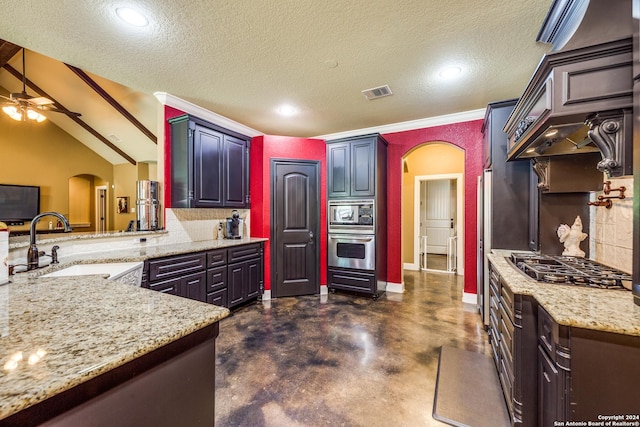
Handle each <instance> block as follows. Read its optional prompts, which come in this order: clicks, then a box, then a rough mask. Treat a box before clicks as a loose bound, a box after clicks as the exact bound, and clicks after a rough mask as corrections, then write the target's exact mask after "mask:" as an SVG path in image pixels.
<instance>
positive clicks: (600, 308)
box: [488, 250, 640, 336]
mask: <svg viewBox="0 0 640 427" xmlns="http://www.w3.org/2000/svg"><path fill="white" fill-rule="evenodd" d="M510 253H511V251H506V250H498V251H496V250H494V251H493V252H492V253H491V254H488V258H489V260H490V261H491V263H492V264H493V265H494V266H495V268H496V270H497V271H498V273H500V276H501V277H502V279H503V280H504V282H505V283H506V285H507V286H508V287H509V288H510V289H511V290H512V291H513V293H514V294H521V295H529V296H532V297H534V298H535V299H536V301H537V302H538V303H539V304H540V305H541V306H542V307H543V308H544V309H545V310H546V311H547V312H548V313H549V314H550V315H551V317H552V318H553V319H554V320H555V321H556V322H557V323H558V324H560V325H564V326H570V327H576V328H583V329H591V330H596V331H603V332H611V333H617V334H623V335H633V336H640V306H637V305H636V304H634V302H633V294H632V293H631V291H627V290H624V291H622V290H608V289H591V288H583V287H575V286H566V285H553V284H547V283H541V282H537V281H536V280H534V279H532V278H530V277H527V276H526V275H524V274H523V273H521V272H520V271H519V270H516V268H515V267H513V266H512V265H511V264H509V263H508V262H507V260H506V257H508V256H509V255H510Z"/></svg>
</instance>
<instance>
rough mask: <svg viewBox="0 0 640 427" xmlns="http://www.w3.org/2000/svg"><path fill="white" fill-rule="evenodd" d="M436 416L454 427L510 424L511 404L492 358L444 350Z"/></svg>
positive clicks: (435, 405) (434, 408) (435, 406)
mask: <svg viewBox="0 0 640 427" xmlns="http://www.w3.org/2000/svg"><path fill="white" fill-rule="evenodd" d="M433 418H435V419H436V420H438V421H442V422H444V423H447V424H451V425H454V426H469V427H485V426H487V427H500V426H509V425H510V423H509V415H508V412H507V406H506V403H505V401H504V397H503V394H502V388H501V387H500V381H499V380H498V373H497V371H496V368H495V365H494V363H493V360H491V357H489V356H485V355H484V354H480V353H474V352H471V351H467V350H460V349H457V348H452V347H442V348H441V349H440V359H439V361H438V376H437V379H436V392H435V398H434V401H433Z"/></svg>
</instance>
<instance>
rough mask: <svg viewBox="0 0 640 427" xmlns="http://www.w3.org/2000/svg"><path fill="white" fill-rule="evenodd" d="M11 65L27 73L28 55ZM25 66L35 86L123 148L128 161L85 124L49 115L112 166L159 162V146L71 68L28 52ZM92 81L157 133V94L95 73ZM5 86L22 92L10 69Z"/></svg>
mask: <svg viewBox="0 0 640 427" xmlns="http://www.w3.org/2000/svg"><path fill="white" fill-rule="evenodd" d="M7 64H8V65H9V66H10V67H12V68H13V69H15V70H17V71H18V72H20V73H21V74H22V71H23V70H22V53H21V52H19V53H17V54H16V55H14V56H13V57H12V58H11V59H10V60H9V61H8V62H7ZM25 65H26V76H27V79H28V80H29V82H31V83H35V85H36V86H37V87H39V88H40V89H42V90H44V91H45V93H46V96H47V97H49V98H50V99H53V100H55V101H56V102H57V103H58V104H60V105H62V106H64V107H65V108H66V109H68V110H71V111H74V112H78V113H80V114H81V116H80V117H79V120H81V121H82V122H83V123H85V124H86V125H87V126H89V127H90V128H91V129H93V130H94V131H95V132H97V133H98V134H99V135H101V136H102V137H103V138H105V139H106V140H107V142H109V143H110V144H112V145H113V146H115V147H117V148H118V149H119V151H120V153H124V154H125V155H126V157H125V156H123V155H121V154H119V152H118V151H116V150H114V149H112V148H110V147H109V146H108V145H107V144H106V143H105V142H103V141H101V140H100V139H99V138H98V137H96V136H95V135H94V134H92V133H91V132H90V131H89V130H87V129H86V127H82V126H80V125H79V124H78V122H77V121H74V120H72V119H71V118H70V117H69V116H67V115H66V114H62V113H57V112H50V111H44V112H43V114H44V115H45V116H46V117H47V118H48V120H50V121H52V122H53V123H55V124H56V125H57V126H58V127H60V128H61V129H63V130H64V131H65V132H67V133H68V134H70V135H71V136H73V137H74V138H75V139H77V140H78V141H80V142H82V143H83V144H85V145H86V146H88V147H89V148H90V149H92V150H93V151H95V152H96V153H97V154H99V155H100V156H102V157H103V158H104V159H106V160H107V161H109V162H111V163H112V164H120V163H126V162H127V161H131V160H133V161H135V162H145V161H156V160H157V153H156V150H157V147H156V142H155V141H154V140H152V139H151V138H150V137H149V136H146V135H145V134H144V133H143V132H142V131H141V130H140V129H138V128H137V127H136V126H135V125H134V124H133V123H132V122H131V121H130V120H128V119H127V118H125V117H124V116H123V115H122V114H121V113H119V112H118V111H117V110H116V109H115V108H114V107H112V106H111V105H110V104H109V103H108V102H107V101H106V100H105V99H104V98H103V97H102V96H100V95H99V94H98V93H97V92H96V91H95V90H94V89H92V88H91V87H90V86H88V85H87V84H86V83H85V82H84V81H83V80H82V79H81V78H79V77H78V75H76V73H74V72H73V71H72V70H71V69H70V68H69V67H67V66H66V65H65V64H63V63H62V62H60V61H56V60H54V59H51V58H49V57H47V56H44V55H40V54H38V53H34V52H31V51H28V50H26V51H25ZM89 77H90V78H91V79H92V80H93V81H94V82H95V83H97V85H98V86H99V87H100V88H102V89H103V90H104V92H106V93H107V94H109V95H110V96H111V97H113V99H115V100H116V101H117V103H118V104H120V105H121V106H122V107H123V108H124V109H125V110H126V111H128V112H129V113H130V114H131V115H132V116H133V117H135V119H136V120H137V121H138V122H140V123H141V124H142V126H143V127H144V128H146V129H148V130H150V131H151V132H152V133H154V134H155V132H156V128H157V106H158V101H157V100H156V98H155V97H154V96H153V95H151V94H145V93H142V92H137V91H134V90H132V89H130V88H127V87H125V86H122V85H120V84H117V83H114V82H113V81H110V80H107V79H104V78H101V77H98V76H95V75H90V74H89ZM0 86H2V87H3V88H5V89H6V90H7V92H21V91H22V81H21V80H20V79H18V78H17V76H15V75H13V74H12V73H10V72H9V71H8V70H7V69H6V68H0ZM27 93H28V94H29V95H32V96H40V95H41V94H39V93H37V92H36V91H35V90H34V89H33V88H32V87H31V86H30V85H27ZM5 95H6V94H5ZM154 136H155V135H154Z"/></svg>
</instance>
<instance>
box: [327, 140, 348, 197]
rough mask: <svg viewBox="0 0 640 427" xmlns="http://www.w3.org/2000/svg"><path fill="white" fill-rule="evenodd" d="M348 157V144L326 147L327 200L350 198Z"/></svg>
mask: <svg viewBox="0 0 640 427" xmlns="http://www.w3.org/2000/svg"><path fill="white" fill-rule="evenodd" d="M350 155H351V152H350V150H349V143H337V144H328V145H327V195H328V197H329V198H332V197H348V196H350V185H351V184H350V179H349V177H350V173H351V172H350V170H349V168H350V160H349V158H350Z"/></svg>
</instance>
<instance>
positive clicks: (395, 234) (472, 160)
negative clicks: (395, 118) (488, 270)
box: [383, 120, 482, 294]
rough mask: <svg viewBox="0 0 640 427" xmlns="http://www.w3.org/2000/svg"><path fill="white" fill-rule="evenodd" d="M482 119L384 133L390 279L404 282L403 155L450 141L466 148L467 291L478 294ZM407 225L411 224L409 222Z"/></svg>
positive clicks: (465, 230) (465, 288)
mask: <svg viewBox="0 0 640 427" xmlns="http://www.w3.org/2000/svg"><path fill="white" fill-rule="evenodd" d="M481 128H482V120H474V121H470V122H464V123H455V124H450V125H443V126H436V127H432V128H425V129H415V130H411V131H406V132H396V133H389V134H385V135H383V136H384V138H385V139H386V140H387V141H388V142H389V147H388V160H387V162H388V163H387V174H388V176H387V206H388V210H387V218H388V226H387V233H388V239H389V243H388V247H387V254H388V256H387V260H388V261H387V267H388V281H389V282H392V283H402V269H403V262H402V170H403V168H402V158H403V157H404V156H405V155H406V154H407V153H408V152H409V151H411V150H412V149H413V148H415V147H417V146H419V145H421V144H424V143H426V142H431V141H442V142H449V143H451V144H453V145H455V146H457V147H460V148H462V149H463V150H464V291H465V292H467V293H473V294H475V293H476V270H477V265H476V257H477V243H476V238H477V218H476V216H477V210H476V208H477V206H476V205H477V198H476V190H477V186H478V182H477V179H476V177H477V176H479V175H480V174H481V173H482V133H481ZM405 226H410V225H407V224H405Z"/></svg>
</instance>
